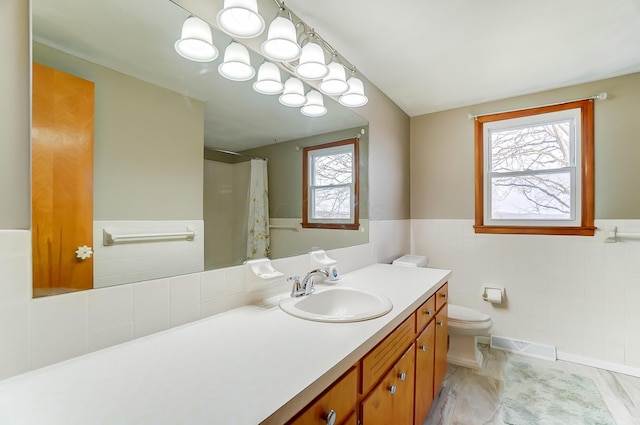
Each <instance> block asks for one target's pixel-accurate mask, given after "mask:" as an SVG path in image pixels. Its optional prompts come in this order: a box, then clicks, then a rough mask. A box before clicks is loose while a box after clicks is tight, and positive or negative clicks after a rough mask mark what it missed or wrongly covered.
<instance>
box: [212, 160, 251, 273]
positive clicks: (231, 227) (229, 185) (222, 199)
mask: <svg viewBox="0 0 640 425" xmlns="http://www.w3.org/2000/svg"><path fill="white" fill-rule="evenodd" d="M207 152H209V151H205V160H204V223H205V247H204V253H205V268H206V269H207V270H211V269H219V268H221V267H229V266H235V265H238V264H242V262H243V261H244V260H245V259H246V252H247V215H246V211H247V208H248V207H247V202H248V195H247V193H248V191H249V174H250V172H251V170H250V167H249V162H248V161H245V162H235V161H234V162H232V163H229V162H227V159H226V158H224V156H225V155H222V156H223V158H215V157H211V158H210V157H208V155H207ZM227 156H228V155H227ZM242 212H245V214H243V213H242Z"/></svg>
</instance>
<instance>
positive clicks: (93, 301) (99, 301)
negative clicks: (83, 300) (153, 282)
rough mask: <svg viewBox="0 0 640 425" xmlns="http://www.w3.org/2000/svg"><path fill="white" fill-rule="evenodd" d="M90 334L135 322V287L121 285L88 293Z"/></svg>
mask: <svg viewBox="0 0 640 425" xmlns="http://www.w3.org/2000/svg"><path fill="white" fill-rule="evenodd" d="M88 302H89V307H88V314H89V332H91V331H95V330H97V329H102V328H106V327H110V326H114V325H119V324H122V323H128V322H131V321H132V320H133V287H132V286H131V285H119V286H112V287H109V288H102V289H95V290H93V291H88Z"/></svg>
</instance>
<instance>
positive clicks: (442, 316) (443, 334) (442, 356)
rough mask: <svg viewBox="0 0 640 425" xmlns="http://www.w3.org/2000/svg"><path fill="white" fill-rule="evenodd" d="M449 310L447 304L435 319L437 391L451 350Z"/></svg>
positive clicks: (435, 388)
mask: <svg viewBox="0 0 640 425" xmlns="http://www.w3.org/2000/svg"><path fill="white" fill-rule="evenodd" d="M447 312H448V308H447V304H445V305H444V306H443V307H442V309H441V310H440V311H439V312H438V314H437V315H436V319H435V325H436V326H435V328H436V330H435V334H436V347H435V348H436V351H435V361H434V368H435V369H434V374H433V388H434V391H435V392H437V390H438V389H439V388H440V386H441V385H442V381H444V377H445V375H446V374H447V351H449V326H448V323H449V322H448V319H447Z"/></svg>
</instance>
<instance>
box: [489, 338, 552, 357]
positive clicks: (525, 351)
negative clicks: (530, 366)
mask: <svg viewBox="0 0 640 425" xmlns="http://www.w3.org/2000/svg"><path fill="white" fill-rule="evenodd" d="M491 348H497V349H500V350H504V351H509V352H511V353H516V354H521V355H523V356H529V357H536V358H538V359H543V360H551V361H555V360H556V347H554V346H552V345H544V344H537V343H534V342H529V341H521V340H517V339H514V338H507V337H503V336H496V335H491Z"/></svg>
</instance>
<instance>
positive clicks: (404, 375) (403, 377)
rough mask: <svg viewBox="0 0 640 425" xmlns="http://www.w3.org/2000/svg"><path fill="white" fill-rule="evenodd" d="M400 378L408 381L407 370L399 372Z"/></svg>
mask: <svg viewBox="0 0 640 425" xmlns="http://www.w3.org/2000/svg"><path fill="white" fill-rule="evenodd" d="M398 378H400V380H401V381H402V382H404V381H406V380H407V372H405V371H402V372H400V373H399V374H398Z"/></svg>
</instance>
